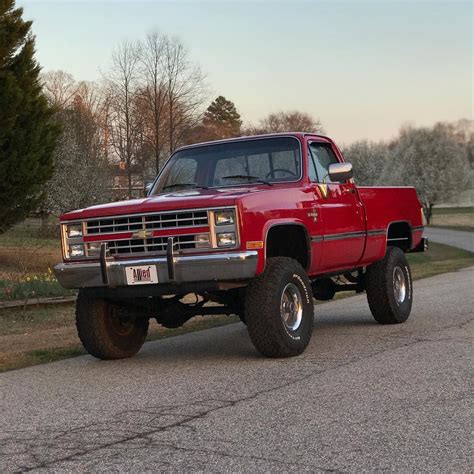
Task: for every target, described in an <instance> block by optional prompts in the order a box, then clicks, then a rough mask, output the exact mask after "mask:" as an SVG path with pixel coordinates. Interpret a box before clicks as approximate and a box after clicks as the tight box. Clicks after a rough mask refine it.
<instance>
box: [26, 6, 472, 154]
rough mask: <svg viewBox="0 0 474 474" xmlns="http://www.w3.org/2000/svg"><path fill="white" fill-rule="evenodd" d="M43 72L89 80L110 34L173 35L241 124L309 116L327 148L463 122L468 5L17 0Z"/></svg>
mask: <svg viewBox="0 0 474 474" xmlns="http://www.w3.org/2000/svg"><path fill="white" fill-rule="evenodd" d="M17 5H18V6H22V7H23V8H24V18H25V19H29V20H33V32H34V34H35V35H36V40H37V44H36V46H37V58H38V60H39V62H40V64H41V65H42V67H43V70H44V71H48V70H54V69H62V70H64V71H67V72H69V73H71V74H72V75H73V76H74V77H75V78H76V79H77V80H88V81H94V80H100V78H101V76H102V74H103V73H104V72H106V71H107V69H108V68H109V66H110V57H111V53H112V50H113V49H114V48H115V47H116V46H117V45H118V44H119V43H120V42H122V41H124V40H126V39H128V40H140V39H143V38H144V37H145V35H146V34H147V33H149V32H153V31H159V32H162V33H166V34H169V35H170V36H175V37H177V38H179V39H180V40H181V41H182V42H183V43H184V45H185V46H186V47H187V49H188V50H189V53H190V57H191V59H192V60H193V61H194V62H196V63H197V64H199V65H200V67H201V68H202V70H203V72H204V73H205V74H206V81H207V84H208V87H209V90H210V96H209V99H210V100H209V101H211V100H212V99H213V98H215V97H216V96H218V95H224V96H225V97H226V98H227V99H229V100H232V101H233V102H234V103H235V105H236V107H237V109H238V111H239V112H240V114H241V116H242V119H243V120H244V122H246V123H249V122H250V123H256V122H257V121H258V119H260V118H262V117H264V116H266V115H267V114H268V113H270V112H278V111H282V110H301V111H304V112H308V113H310V114H311V115H313V116H314V117H316V118H319V119H320V120H321V122H322V124H323V126H324V129H325V131H326V133H327V134H328V135H330V136H332V137H333V138H335V139H336V140H337V141H338V143H339V144H341V145H344V144H349V143H352V142H354V141H356V140H359V139H365V138H367V139H370V140H379V139H383V140H386V139H390V138H392V137H394V136H396V134H397V132H398V130H399V128H400V127H401V126H403V125H406V124H413V125H418V126H429V125H431V124H433V123H435V122H437V121H454V120H458V119H460V118H472V110H473V93H472V86H473V57H472V56H473V3H472V2H470V1H457V0H451V1H441V0H432V1H430V0H421V1H410V0H398V1H393V0H378V1H359V0H346V1H337V0H336V1H335V0H333V1H329V0H327V1H317V0H313V1H291V0H287V1H276V2H275V1H263V0H261V1H243V0H240V1H225V0H221V1H200V0H195V1H180V0H175V1H173V2H165V1H132V0H128V1H125V0H121V1H118V0H108V1H84V0H76V1H70V0H62V1H59V0H56V1H43V0H17Z"/></svg>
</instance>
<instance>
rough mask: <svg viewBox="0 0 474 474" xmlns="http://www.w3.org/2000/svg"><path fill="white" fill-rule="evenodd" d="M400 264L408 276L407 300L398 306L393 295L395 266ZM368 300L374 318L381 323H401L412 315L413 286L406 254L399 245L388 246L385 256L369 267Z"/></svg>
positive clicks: (366, 279) (367, 273)
mask: <svg viewBox="0 0 474 474" xmlns="http://www.w3.org/2000/svg"><path fill="white" fill-rule="evenodd" d="M395 265H399V266H401V267H402V268H404V269H405V270H406V273H407V276H408V287H409V288H408V291H409V293H408V296H407V301H406V302H405V303H403V304H402V305H400V306H398V305H397V303H396V302H395V298H394V296H393V287H392V285H393V282H392V275H393V267H394V266H395ZM365 285H366V292H367V301H368V303H369V308H370V311H371V313H372V316H373V317H374V319H375V320H376V321H377V322H378V323H380V324H400V323H403V322H405V321H406V320H407V319H408V316H409V315H410V311H411V306H412V301H413V287H412V279H411V273H410V268H409V266H408V261H407V259H406V257H405V254H404V253H403V251H402V250H401V249H399V248H398V247H387V252H386V254H385V257H384V258H383V259H382V260H380V261H378V262H375V263H373V264H371V265H369V266H368V267H367V272H366V274H365Z"/></svg>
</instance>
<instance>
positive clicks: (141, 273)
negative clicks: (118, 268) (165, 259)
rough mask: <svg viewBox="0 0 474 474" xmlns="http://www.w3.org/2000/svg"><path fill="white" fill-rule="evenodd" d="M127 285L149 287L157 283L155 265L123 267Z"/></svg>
mask: <svg viewBox="0 0 474 474" xmlns="http://www.w3.org/2000/svg"><path fill="white" fill-rule="evenodd" d="M125 274H126V275H127V285H149V284H151V283H158V274H157V273H156V266H155V265H140V266H136V267H125Z"/></svg>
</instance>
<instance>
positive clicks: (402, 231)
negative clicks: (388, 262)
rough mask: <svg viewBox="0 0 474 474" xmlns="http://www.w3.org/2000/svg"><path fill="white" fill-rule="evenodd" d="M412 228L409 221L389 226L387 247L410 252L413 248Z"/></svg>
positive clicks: (394, 222)
mask: <svg viewBox="0 0 474 474" xmlns="http://www.w3.org/2000/svg"><path fill="white" fill-rule="evenodd" d="M412 239H413V237H412V228H411V225H410V223H409V222H408V221H403V220H402V221H393V222H390V223H389V224H388V226H387V232H386V245H387V246H389V245H390V246H392V247H398V248H399V249H401V250H403V251H404V252H408V251H409V250H410V249H411V247H412Z"/></svg>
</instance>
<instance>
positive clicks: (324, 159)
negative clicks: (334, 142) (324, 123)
mask: <svg viewBox="0 0 474 474" xmlns="http://www.w3.org/2000/svg"><path fill="white" fill-rule="evenodd" d="M309 149H310V153H311V155H312V157H313V160H314V165H315V166H316V174H317V176H318V182H319V183H322V182H323V180H324V181H325V182H326V183H332V181H331V180H330V179H329V176H328V170H329V165H331V164H333V163H339V161H338V160H337V158H336V155H335V154H334V152H333V151H332V149H331V146H330V145H326V144H323V143H311V144H310V145H309Z"/></svg>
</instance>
